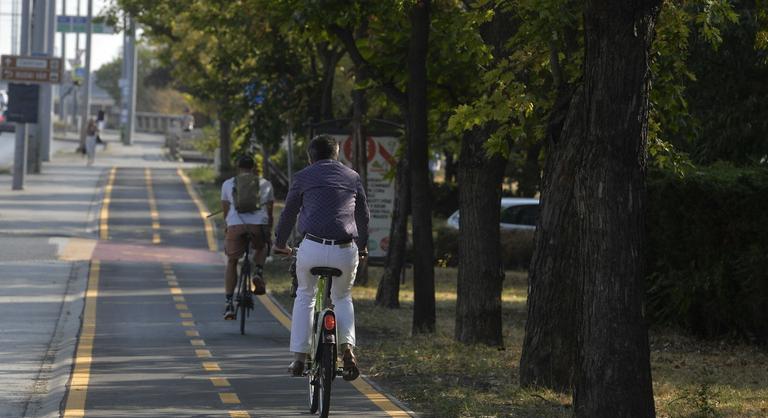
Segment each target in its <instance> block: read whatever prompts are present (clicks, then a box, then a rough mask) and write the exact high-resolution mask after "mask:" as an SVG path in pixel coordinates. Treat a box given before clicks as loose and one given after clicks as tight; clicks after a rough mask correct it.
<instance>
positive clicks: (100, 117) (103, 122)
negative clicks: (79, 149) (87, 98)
mask: <svg viewBox="0 0 768 418" xmlns="http://www.w3.org/2000/svg"><path fill="white" fill-rule="evenodd" d="M106 126H107V119H106V115H105V114H104V109H99V113H98V114H97V116H96V128H97V129H98V131H97V132H96V143H97V144H102V145H104V148H106V147H107V144H106V143H104V141H103V140H102V139H101V133H102V132H104V128H105V127H106Z"/></svg>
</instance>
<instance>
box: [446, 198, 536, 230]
mask: <svg viewBox="0 0 768 418" xmlns="http://www.w3.org/2000/svg"><path fill="white" fill-rule="evenodd" d="M538 219H539V199H532V198H522V197H503V198H501V219H500V220H501V230H502V231H512V230H518V231H519V230H531V231H533V230H535V229H536V222H537V221H538ZM446 224H447V225H448V226H449V227H451V228H454V229H459V211H458V210H457V211H456V212H453V214H452V215H451V216H449V217H448V221H447V222H446Z"/></svg>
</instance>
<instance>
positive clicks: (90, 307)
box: [64, 260, 101, 418]
mask: <svg viewBox="0 0 768 418" xmlns="http://www.w3.org/2000/svg"><path fill="white" fill-rule="evenodd" d="M100 270H101V264H100V262H99V261H98V260H94V261H93V262H92V263H91V271H90V274H89V277H88V290H86V292H85V308H84V312H83V329H82V331H81V333H80V338H79V340H78V344H77V353H76V354H75V369H74V371H73V372H72V381H71V382H70V386H69V395H68V396H67V404H66V407H65V409H64V417H66V418H69V417H82V416H85V398H86V395H87V393H88V382H89V381H90V375H91V362H93V339H94V337H95V334H96V299H97V298H98V297H99V272H100Z"/></svg>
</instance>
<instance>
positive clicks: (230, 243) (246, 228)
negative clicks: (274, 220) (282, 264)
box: [224, 224, 268, 258]
mask: <svg viewBox="0 0 768 418" xmlns="http://www.w3.org/2000/svg"><path fill="white" fill-rule="evenodd" d="M267 233H268V232H267V226H266V225H253V224H247V225H232V226H228V227H227V235H226V237H225V238H224V254H226V255H227V257H229V258H240V257H242V256H243V254H244V253H245V244H246V237H247V236H248V235H249V234H250V240H251V248H253V249H254V250H257V251H258V250H261V249H262V248H264V244H266V243H267Z"/></svg>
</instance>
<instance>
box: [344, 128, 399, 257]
mask: <svg viewBox="0 0 768 418" xmlns="http://www.w3.org/2000/svg"><path fill="white" fill-rule="evenodd" d="M332 136H333V137H334V138H335V139H336V140H337V141H338V142H339V144H340V145H341V147H340V148H341V150H340V151H341V152H339V160H340V161H341V162H343V163H344V164H346V165H348V166H351V165H352V136H351V135H332ZM397 144H398V139H397V138H396V137H394V136H369V137H368V141H367V148H368V149H367V151H366V155H367V157H368V190H367V191H366V193H367V195H368V196H367V197H368V209H369V210H370V212H371V219H370V221H369V224H368V251H369V255H370V256H371V257H385V256H386V255H387V247H388V246H389V227H390V224H391V223H392V210H393V207H394V201H395V184H394V181H393V180H392V179H390V178H389V177H388V176H387V174H388V173H389V172H390V170H392V169H393V168H394V167H395V166H396V165H397V161H396V159H395V157H394V155H395V152H396V150H397Z"/></svg>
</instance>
